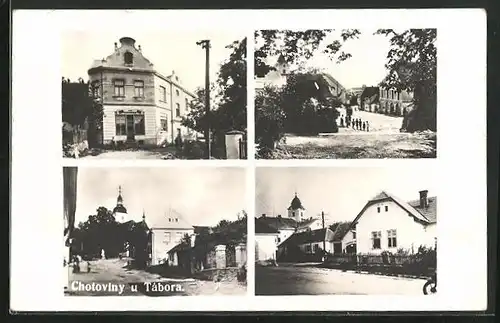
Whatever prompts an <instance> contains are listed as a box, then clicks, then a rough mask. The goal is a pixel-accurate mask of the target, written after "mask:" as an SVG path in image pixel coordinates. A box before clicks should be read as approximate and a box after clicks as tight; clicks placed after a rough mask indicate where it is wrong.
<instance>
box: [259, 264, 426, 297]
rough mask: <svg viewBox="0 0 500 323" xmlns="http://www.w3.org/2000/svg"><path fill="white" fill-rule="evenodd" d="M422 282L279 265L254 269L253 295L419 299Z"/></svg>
mask: <svg viewBox="0 0 500 323" xmlns="http://www.w3.org/2000/svg"><path fill="white" fill-rule="evenodd" d="M424 283H425V280H423V279H410V278H399V277H389V276H380V275H374V274H362V273H355V272H343V271H341V270H337V269H327V268H317V267H306V266H296V265H282V264H280V266H279V267H261V266H256V268H255V294H256V295H325V294H329V295H374V294H378V295H421V294H422V287H423V285H424Z"/></svg>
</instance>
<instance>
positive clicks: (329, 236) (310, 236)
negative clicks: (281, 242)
mask: <svg viewBox="0 0 500 323" xmlns="http://www.w3.org/2000/svg"><path fill="white" fill-rule="evenodd" d="M333 236H334V233H333V231H332V230H330V229H329V228H324V229H316V230H310V231H304V232H297V233H294V234H292V235H291V236H290V237H289V238H288V239H287V240H286V243H285V244H295V245H300V244H304V243H312V242H323V241H333Z"/></svg>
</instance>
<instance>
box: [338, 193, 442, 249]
mask: <svg viewBox="0 0 500 323" xmlns="http://www.w3.org/2000/svg"><path fill="white" fill-rule="evenodd" d="M427 194H428V191H427V190H423V191H420V192H419V199H417V200H413V201H408V202H406V201H403V200H401V199H399V198H398V197H396V196H395V195H392V194H390V193H387V192H384V191H382V192H380V193H379V194H377V195H376V196H375V197H373V198H372V199H370V200H369V201H368V202H367V203H366V205H365V206H364V207H363V209H362V210H361V211H360V212H359V214H358V215H357V216H356V218H355V219H354V220H353V222H352V224H351V226H350V228H349V230H348V231H347V232H346V234H345V235H344V237H343V239H342V248H343V249H344V251H346V249H347V248H348V247H349V246H350V247H351V248H352V246H353V245H354V244H355V248H356V252H357V253H358V254H380V253H381V252H383V251H389V252H397V251H398V250H400V249H403V250H406V251H408V252H410V253H414V252H417V250H418V248H419V247H420V246H426V247H431V248H432V247H435V246H436V243H437V230H436V223H437V214H436V204H437V197H428V196H427Z"/></svg>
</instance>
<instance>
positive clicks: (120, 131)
mask: <svg viewBox="0 0 500 323" xmlns="http://www.w3.org/2000/svg"><path fill="white" fill-rule="evenodd" d="M115 123H116V135H117V136H125V135H126V134H127V122H126V118H125V115H117V116H116V118H115Z"/></svg>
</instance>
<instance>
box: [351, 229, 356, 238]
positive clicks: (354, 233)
mask: <svg viewBox="0 0 500 323" xmlns="http://www.w3.org/2000/svg"><path fill="white" fill-rule="evenodd" d="M352 238H353V239H356V232H355V231H354V232H353V233H352Z"/></svg>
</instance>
